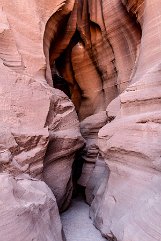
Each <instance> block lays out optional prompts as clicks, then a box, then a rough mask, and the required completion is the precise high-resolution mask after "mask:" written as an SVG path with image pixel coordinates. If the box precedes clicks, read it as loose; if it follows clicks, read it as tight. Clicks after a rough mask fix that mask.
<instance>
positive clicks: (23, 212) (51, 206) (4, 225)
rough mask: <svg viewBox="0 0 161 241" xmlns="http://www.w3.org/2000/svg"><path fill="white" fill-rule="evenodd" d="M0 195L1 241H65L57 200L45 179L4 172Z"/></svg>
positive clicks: (0, 181)
mask: <svg viewBox="0 0 161 241" xmlns="http://www.w3.org/2000/svg"><path fill="white" fill-rule="evenodd" d="M24 178H25V179H24ZM0 194H1V195H0V216H1V219H0V239H1V240H5V241H13V240H16V241H31V240H36V241H63V238H62V225H61V222H60V218H59V212H58V208H57V204H56V199H55V197H54V195H53V193H52V192H51V190H50V189H49V188H48V187H47V185H46V184H45V183H44V182H42V181H38V180H36V179H31V178H30V177H29V176H20V177H17V178H14V177H13V176H12V175H8V174H5V173H1V174H0Z"/></svg>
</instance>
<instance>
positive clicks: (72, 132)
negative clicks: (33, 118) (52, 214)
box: [43, 89, 84, 211]
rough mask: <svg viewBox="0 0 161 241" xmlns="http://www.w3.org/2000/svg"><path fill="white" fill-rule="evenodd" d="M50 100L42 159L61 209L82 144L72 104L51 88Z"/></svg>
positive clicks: (68, 194)
mask: <svg viewBox="0 0 161 241" xmlns="http://www.w3.org/2000/svg"><path fill="white" fill-rule="evenodd" d="M51 93H53V94H52V95H51V104H50V110H49V114H48V117H47V122H46V125H47V126H48V128H49V145H48V148H47V152H46V155H45V160H44V168H43V178H44V181H45V182H46V183H47V184H48V185H49V187H50V188H51V190H52V191H53V193H54V194H55V196H56V199H57V202H58V206H59V208H60V210H61V211H62V210H64V209H66V208H67V206H68V205H69V203H70V201H71V197H72V191H73V185H72V176H71V171H72V164H73V161H74V158H75V153H76V151H77V150H79V149H80V148H81V147H82V146H83V145H84V139H83V138H82V136H81V133H80V126H79V121H78V118H77V115H76V112H75V109H74V105H73V104H72V102H71V101H69V99H68V97H67V96H66V95H65V94H64V93H63V92H62V91H60V90H57V89H54V90H52V89H51Z"/></svg>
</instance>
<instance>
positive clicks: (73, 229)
mask: <svg viewBox="0 0 161 241" xmlns="http://www.w3.org/2000/svg"><path fill="white" fill-rule="evenodd" d="M61 221H62V224H63V229H64V233H65V236H66V239H67V241H105V240H106V241H107V239H105V238H103V237H102V236H101V234H100V231H99V230H97V229H96V228H95V227H94V225H93V224H92V220H91V219H90V218H89V206H88V205H87V204H86V203H85V201H84V200H83V199H82V198H81V197H77V198H75V199H73V200H72V204H71V206H70V208H69V209H68V210H67V211H65V212H64V213H63V214H62V215H61Z"/></svg>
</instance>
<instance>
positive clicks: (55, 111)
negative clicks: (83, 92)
mask: <svg viewBox="0 0 161 241" xmlns="http://www.w3.org/2000/svg"><path fill="white" fill-rule="evenodd" d="M62 5H64V1H59V0H58V1H54V2H53V3H51V1H45V2H44V1H39V2H38V3H37V2H36V1H34V0H33V1H30V2H26V1H16V2H14V1H10V2H8V1H5V0H4V1H3V0H2V1H0V43H1V44H0V93H1V95H0V128H1V131H0V172H1V173H4V174H3V177H2V182H3V180H4V179H5V182H6V183H7V184H6V186H2V191H1V195H0V196H1V198H2V199H1V204H2V205H1V207H0V212H3V220H1V221H0V235H1V237H4V235H6V236H5V240H6V241H9V240H16V241H21V240H28V241H30V240H39V241H49V240H52V241H53V240H55V241H59V240H60V241H61V240H62V233H61V229H62V227H61V223H60V220H59V214H58V208H57V204H56V201H55V198H54V196H53V195H52V194H51V191H50V190H49V188H47V186H46V184H45V183H43V182H41V181H38V180H40V179H42V180H45V181H46V182H47V184H48V185H49V186H50V187H51V189H52V191H53V193H54V194H55V196H56V198H57V201H58V205H59V207H60V208H61V206H63V207H64V206H66V205H67V204H68V203H69V201H70V197H71V193H72V184H71V166H72V163H73V160H74V153H75V151H76V150H77V149H78V148H80V147H81V146H82V145H83V143H84V140H83V138H82V137H81V134H80V131H79V122H78V119H77V115H76V112H75V110H74V107H73V104H72V102H71V101H70V100H69V99H68V98H67V97H66V96H65V95H64V93H63V92H61V91H59V90H56V89H53V88H52V87H50V86H49V85H48V84H47V82H46V77H45V73H46V71H45V70H46V69H47V60H46V57H45V54H44V46H43V40H44V32H45V26H46V23H47V21H48V19H49V18H50V17H51V16H52V14H53V13H55V12H56V11H57V10H58V9H59V8H61V6H62ZM59 130H60V131H59ZM53 132H54V133H53ZM55 139H56V141H55ZM62 140H63V142H62ZM56 150H57V151H56ZM53 153H55V155H54V158H53V159H52V158H51V157H53ZM67 156H69V158H67ZM51 162H54V164H51ZM48 165H49V166H50V168H49V167H48ZM50 170H52V176H53V180H54V181H53V180H51V178H50ZM5 173H6V174H5ZM58 173H59V175H58ZM60 173H62V175H60ZM24 174H25V175H24ZM4 175H5V176H4ZM26 175H27V176H26ZM19 176H20V177H21V179H22V182H21V181H18V180H17V177H19ZM28 178H29V180H28ZM32 178H36V180H37V181H35V180H33V179H32ZM55 180H56V181H55ZM23 183H25V186H22V187H21V184H23ZM35 183H36V184H35ZM13 186H14V187H13ZM19 189H20V191H19ZM30 189H32V191H31V192H30ZM40 189H42V192H41V193H40V192H39V190H40ZM9 190H13V191H14V192H19V193H18V195H20V196H21V193H22V195H23V193H24V192H26V195H28V196H25V197H24V199H23V198H22V200H21V197H20V198H19V196H18V197H15V196H12V193H9ZM17 190H18V191H17ZM34 193H37V195H38V197H37V198H36V199H35V197H34ZM7 195H8V199H9V200H8V205H9V206H10V210H9V214H7V212H8V210H7V209H5V208H4V203H5V200H6V196H7ZM10 197H11V199H13V203H10ZM67 197H68V199H67ZM65 200H66V204H65ZM27 202H28V204H27ZM12 204H13V205H12ZM25 205H28V206H27V207H26V208H25ZM33 207H34V208H33ZM25 212H26V213H25ZM17 213H22V219H20V221H19V219H18V218H16V215H17ZM7 215H11V216H12V221H13V223H14V219H15V223H14V225H13V224H12V225H13V227H12V228H13V229H15V230H16V231H15V232H12V234H8V236H7V234H6V233H7V232H8V231H7V230H11V231H12V229H11V224H9V223H8V216H7ZM41 215H42V218H40V216H41ZM50 215H51V216H52V217H50ZM43 217H44V218H43ZM32 219H34V220H33V224H34V227H35V228H34V230H33V232H31V230H30V222H31V223H32ZM19 222H21V224H22V225H19ZM4 225H8V226H7V227H6V229H3V226H4ZM25 227H27V228H26V230H25ZM42 227H43V228H42ZM24 230H25V231H24ZM43 230H44V231H43ZM43 232H45V233H44V234H43ZM21 233H23V235H21Z"/></svg>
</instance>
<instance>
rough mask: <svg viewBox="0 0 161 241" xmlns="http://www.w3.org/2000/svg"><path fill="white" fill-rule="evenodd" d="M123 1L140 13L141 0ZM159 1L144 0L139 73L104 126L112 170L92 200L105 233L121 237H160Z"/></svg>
mask: <svg viewBox="0 0 161 241" xmlns="http://www.w3.org/2000/svg"><path fill="white" fill-rule="evenodd" d="M123 2H124V4H125V3H126V6H127V9H128V11H129V10H130V11H131V10H132V11H133V12H134V13H136V14H137V17H138V16H140V18H141V16H142V11H143V9H142V6H143V3H142V1H123ZM134 3H135V4H134ZM139 4H140V5H139ZM139 6H140V7H139ZM160 7H161V4H160V1H149V0H147V1H144V15H143V16H142V24H141V26H142V38H141V46H140V49H139V55H138V60H137V65H136V68H135V73H134V74H133V77H132V79H131V84H130V85H129V86H128V88H127V89H126V90H125V91H124V93H122V94H121V95H120V96H119V98H120V110H119V111H118V114H117V115H116V118H115V119H114V120H113V121H112V122H110V123H108V124H107V125H106V126H104V127H103V128H102V129H101V130H100V132H99V147H100V150H101V153H102V155H103V156H104V158H105V161H106V163H107V164H108V166H109V169H110V176H109V181H108V185H106V189H105V192H104V195H103V196H102V199H101V201H99V203H98V201H97V195H96V197H95V199H94V201H93V203H92V208H91V216H92V217H93V220H94V223H95V225H96V226H97V227H98V228H99V229H100V230H101V231H102V233H103V234H104V235H105V236H106V237H108V236H109V237H111V238H116V239H117V240H123V241H129V240H135V241H139V240H145V241H152V240H160V239H161V229H160V222H161V219H160V217H161V209H160V204H159V203H160V199H161V188H160V182H161V180H160V154H161V152H160V151H161V146H160V138H161V133H160V123H161V122H160V116H161V113H160V96H161V91H160V80H161V79H160V67H161V65H160V63H161V42H160V32H161V15H160V11H158V9H160ZM136 9H137V10H136ZM110 105H111V106H109V107H108V111H109V113H112V108H113V106H112V103H111V104H110ZM108 111H107V112H108ZM98 195H99V192H98Z"/></svg>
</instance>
